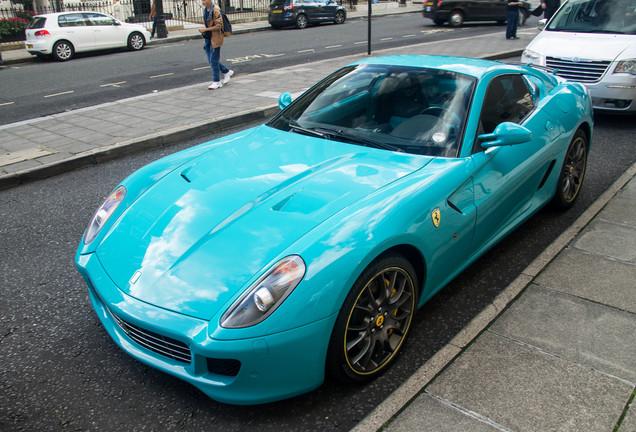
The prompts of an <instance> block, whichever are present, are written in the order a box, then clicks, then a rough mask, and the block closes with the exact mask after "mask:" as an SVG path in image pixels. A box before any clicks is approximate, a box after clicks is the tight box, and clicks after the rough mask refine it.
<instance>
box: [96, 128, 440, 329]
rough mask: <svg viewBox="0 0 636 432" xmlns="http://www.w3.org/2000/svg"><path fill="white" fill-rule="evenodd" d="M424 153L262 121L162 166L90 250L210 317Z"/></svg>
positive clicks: (142, 293) (156, 298)
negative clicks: (171, 166) (166, 169)
mask: <svg viewBox="0 0 636 432" xmlns="http://www.w3.org/2000/svg"><path fill="white" fill-rule="evenodd" d="M430 160H432V158H428V157H423V156H416V155H408V154H400V153H394V152H389V151H385V150H377V149H370V148H365V147H360V146H355V145H351V144H344V143H341V142H336V141H328V140H323V139H319V138H313V137H308V136H303V135H299V134H294V133H290V132H282V131H278V130H275V129H272V128H270V127H267V126H262V127H259V128H256V129H255V130H254V131H253V132H251V133H249V134H247V135H245V136H242V137H239V138H237V139H232V140H230V141H227V142H225V143H221V144H219V145H218V146H216V147H214V148H213V149H212V150H210V151H208V152H206V153H204V154H202V155H201V156H198V157H196V158H195V159H193V160H191V161H190V162H188V163H186V164H184V165H182V166H181V167H180V168H178V169H176V170H174V171H172V172H171V173H170V174H168V175H166V176H164V177H163V178H162V179H161V180H160V181H158V182H157V183H155V184H154V185H153V186H152V187H151V188H149V189H148V190H146V191H145V192H144V193H143V195H141V196H139V197H137V198H136V199H135V202H134V203H132V205H129V206H128V208H127V209H126V210H125V211H124V212H123V214H122V215H121V216H120V217H119V218H118V219H117V221H116V222H115V223H114V224H113V226H112V227H111V228H110V229H109V231H108V233H107V234H106V235H105V236H104V238H103V240H102V241H101V242H100V244H99V246H98V247H97V249H96V253H97V256H98V258H99V260H100V262H101V264H102V265H103V267H104V268H105V270H106V272H107V273H108V274H109V276H110V277H111V279H112V280H113V281H114V282H115V284H116V285H117V286H118V287H119V289H121V290H122V291H123V292H125V293H127V294H129V295H131V296H133V297H135V298H137V299H139V300H142V301H144V302H147V303H150V304H153V305H156V306H159V307H162V308H165V309H169V310H172V311H176V312H179V313H183V314H187V315H190V316H194V317H197V318H201V319H210V318H212V316H213V315H214V314H215V313H216V312H217V311H218V310H219V308H221V307H222V306H223V305H225V304H226V303H227V302H229V301H230V300H231V299H232V298H233V296H234V295H235V294H236V292H237V291H238V290H241V289H245V288H247V284H248V283H250V282H252V281H253V280H254V278H255V276H256V275H258V274H259V273H260V272H262V271H263V270H265V268H264V267H265V266H267V265H271V264H272V263H273V261H275V260H276V259H277V258H279V257H280V254H281V253H283V251H284V250H285V249H286V248H288V247H289V246H290V245H291V244H292V243H294V242H295V241H296V240H297V239H299V238H300V237H302V236H303V235H304V234H305V233H307V232H308V231H310V230H312V229H313V228H315V227H316V226H317V225H318V224H320V223H321V222H322V221H324V220H325V219H327V218H329V217H331V216H333V215H334V214H336V213H338V212H340V211H342V210H343V209H345V208H346V207H347V206H349V205H351V204H352V203H354V202H356V201H358V200H360V199H361V198H362V197H365V196H366V195H368V194H370V193H372V192H373V191H375V190H377V189H379V188H382V187H383V186H385V185H387V184H389V183H391V182H393V181H395V180H397V179H399V178H401V177H403V176H406V175H408V174H410V173H412V172H414V171H415V170H418V169H420V168H421V167H422V166H424V165H426V164H427V163H428V162H430ZM133 176H134V175H133Z"/></svg>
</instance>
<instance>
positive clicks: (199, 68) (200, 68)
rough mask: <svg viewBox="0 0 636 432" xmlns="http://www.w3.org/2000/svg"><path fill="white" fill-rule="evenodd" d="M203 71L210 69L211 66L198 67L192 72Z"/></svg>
mask: <svg viewBox="0 0 636 432" xmlns="http://www.w3.org/2000/svg"><path fill="white" fill-rule="evenodd" d="M203 69H210V66H203V67H198V68H194V69H192V70H193V71H195V70H203Z"/></svg>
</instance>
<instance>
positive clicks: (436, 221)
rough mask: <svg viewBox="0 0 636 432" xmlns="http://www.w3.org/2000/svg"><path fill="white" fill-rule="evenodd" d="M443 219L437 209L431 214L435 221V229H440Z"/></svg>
mask: <svg viewBox="0 0 636 432" xmlns="http://www.w3.org/2000/svg"><path fill="white" fill-rule="evenodd" d="M441 217H442V215H441V213H440V212H439V209H435V210H433V211H432V212H431V219H432V220H433V225H435V228H439V222H440V220H441Z"/></svg>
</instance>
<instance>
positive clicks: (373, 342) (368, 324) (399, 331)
mask: <svg viewBox="0 0 636 432" xmlns="http://www.w3.org/2000/svg"><path fill="white" fill-rule="evenodd" d="M415 281H416V279H415V271H414V270H413V267H412V265H411V264H410V263H409V262H408V261H407V260H406V259H405V258H403V257H402V256H400V255H397V254H388V255H385V256H383V257H381V258H380V259H377V260H376V261H374V262H373V263H371V265H370V266H369V267H368V268H367V269H366V270H365V271H364V272H363V274H362V275H361V276H360V278H359V279H358V281H357V282H356V283H355V285H354V287H353V289H352V290H351V292H350V293H349V295H348V296H347V299H346V300H345V303H344V305H343V307H342V309H341V311H340V314H339V316H338V319H337V321H336V325H335V327H334V332H333V334H332V340H331V342H330V346H329V355H328V361H329V363H328V367H329V368H330V371H331V372H332V373H333V374H334V375H336V376H337V377H339V378H345V379H353V380H356V381H362V380H366V379H368V378H373V377H374V376H375V375H376V374H378V373H380V371H381V370H383V369H384V367H385V366H387V365H388V364H389V363H390V362H391V360H392V359H393V358H394V357H395V355H396V354H397V353H398V351H399V349H400V347H401V346H402V343H403V342H404V339H405V337H406V334H407V332H408V330H409V327H410V325H411V320H412V318H413V314H414V312H415V307H416V298H417V295H416V291H415V286H416V282H415Z"/></svg>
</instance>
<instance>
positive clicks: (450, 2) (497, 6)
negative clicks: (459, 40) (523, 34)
mask: <svg viewBox="0 0 636 432" xmlns="http://www.w3.org/2000/svg"><path fill="white" fill-rule="evenodd" d="M507 4H508V3H507V2H506V1H505V0H426V2H425V3H424V17H425V18H430V19H432V20H433V21H435V24H437V25H442V24H444V23H445V22H446V21H448V24H449V25H450V26H451V27H460V26H461V25H462V24H464V22H466V21H497V22H498V23H501V24H503V23H504V22H506V5H507ZM529 16H530V4H529V3H528V2H525V1H524V2H523V6H520V7H519V24H520V25H523V24H524V23H525V22H526V19H528V17H529Z"/></svg>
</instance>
